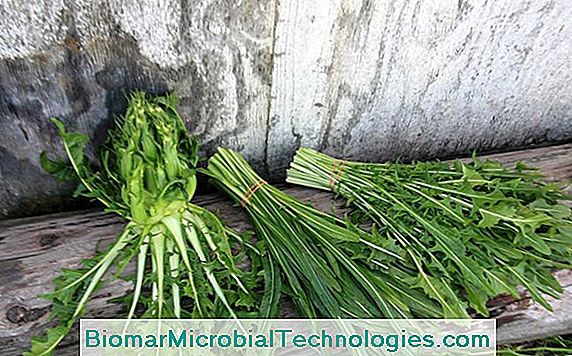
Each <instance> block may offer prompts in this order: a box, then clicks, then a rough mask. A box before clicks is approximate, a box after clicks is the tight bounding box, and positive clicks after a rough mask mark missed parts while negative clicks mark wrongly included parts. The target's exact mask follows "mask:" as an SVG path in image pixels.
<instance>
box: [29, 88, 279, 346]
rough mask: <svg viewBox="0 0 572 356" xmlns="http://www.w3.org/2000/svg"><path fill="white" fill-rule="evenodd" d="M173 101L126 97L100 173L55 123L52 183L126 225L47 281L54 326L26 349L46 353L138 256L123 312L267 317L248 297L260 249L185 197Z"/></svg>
mask: <svg viewBox="0 0 572 356" xmlns="http://www.w3.org/2000/svg"><path fill="white" fill-rule="evenodd" d="M175 107H176V99H175V98H174V97H173V96H160V97H155V98H148V97H147V96H146V95H145V94H144V93H142V92H137V93H135V94H133V96H132V97H131V98H130V102H129V107H128V110H127V113H126V114H125V116H124V117H123V118H121V119H118V121H117V126H118V127H117V128H116V129H115V130H114V131H112V132H111V133H110V134H109V142H108V143H107V144H106V145H105V147H104V148H103V150H102V155H101V168H100V169H99V170H97V169H94V167H93V166H92V165H91V164H90V163H89V161H88V159H87V157H86V156H85V153H84V146H85V143H86V141H87V138H86V137H85V136H84V135H82V134H79V133H69V132H67V131H66V130H65V128H64V125H63V124H62V123H61V122H59V121H57V120H54V122H55V124H56V125H57V127H58V129H59V133H60V136H61V137H62V141H63V146H64V149H65V151H66V153H67V156H68V159H69V161H64V160H58V161H51V160H49V159H47V157H46V156H45V154H43V156H42V164H43V166H44V168H45V169H46V170H47V171H48V172H50V173H52V174H54V175H55V176H56V177H57V178H58V179H60V180H79V183H80V184H79V186H78V188H77V190H76V194H78V195H83V196H87V197H90V198H94V199H97V200H99V202H101V203H102V204H103V205H104V206H105V208H106V211H110V212H115V213H117V214H119V215H121V216H122V217H123V218H125V219H126V220H127V221H128V223H127V225H126V227H125V229H124V230H123V232H122V233H121V234H120V235H119V236H118V237H117V239H116V240H115V242H114V243H113V244H112V245H111V246H110V247H109V248H108V249H107V251H105V252H104V253H101V254H99V255H97V256H96V257H94V258H92V259H89V260H87V261H84V266H85V268H83V269H80V270H65V271H64V272H63V274H62V275H61V276H60V277H58V278H57V279H56V281H55V282H56V290H55V291H54V292H53V293H51V294H49V295H48V296H47V297H48V298H49V299H50V300H51V301H52V302H53V310H52V316H53V317H55V318H57V319H59V321H60V325H59V326H57V327H56V328H53V329H50V330H48V332H47V337H45V338H40V339H35V340H33V341H32V348H31V351H30V354H33V355H45V354H50V353H52V352H53V350H54V348H55V347H56V345H57V344H58V343H59V342H60V341H61V340H62V339H63V337H64V336H65V335H66V334H67V332H68V331H69V329H70V328H71V326H72V325H73V323H74V321H75V320H76V319H77V318H78V317H80V316H81V315H82V314H83V312H84V310H85V306H86V304H87V302H88V300H89V298H90V296H91V295H92V293H93V292H94V291H95V290H96V289H97V288H99V287H100V286H101V284H102V278H103V277H104V275H105V274H106V272H107V271H108V270H109V269H111V268H112V267H113V266H115V267H114V269H115V274H114V275H115V276H116V277H120V276H122V272H123V269H124V267H125V266H126V264H127V263H128V262H129V261H131V260H132V259H136V261H137V262H136V272H135V274H134V276H130V277H129V278H128V279H129V280H131V281H132V282H133V284H134V290H133V292H132V293H131V294H130V295H128V296H127V297H125V298H124V301H125V302H127V303H128V305H127V306H128V314H127V318H132V317H134V316H137V314H138V316H140V317H144V318H172V317H176V318H180V317H193V318H195V317H197V318H209V317H233V318H236V317H239V316H242V317H245V316H247V317H257V316H258V315H259V314H258V313H259V312H260V313H261V314H262V315H268V314H270V315H274V312H273V309H272V307H273V306H274V305H275V302H274V301H273V300H268V298H269V296H268V295H266V294H262V297H259V296H258V295H257V293H252V289H253V288H257V287H258V286H259V283H260V282H261V278H260V275H261V273H259V272H260V271H259V270H260V269H261V268H262V264H263V262H262V261H261V260H260V258H259V257H257V255H256V254H260V251H258V250H257V249H256V248H255V247H254V246H252V245H250V244H248V243H247V241H244V240H243V239H242V237H241V236H239V235H237V234H236V233H234V232H232V231H231V230H229V229H227V228H226V227H225V226H224V225H223V223H222V222H221V221H220V220H219V218H218V217H217V216H216V215H215V214H213V213H211V212H210V211H208V210H207V209H204V208H202V207H200V206H197V205H195V204H192V203H191V202H190V200H191V198H192V197H193V194H194V192H195V188H196V184H197V183H196V164H197V162H198V160H199V156H198V145H197V143H196V141H195V140H194V139H193V138H192V137H190V136H188V135H187V131H186V128H185V126H184V123H183V121H182V119H181V118H180V116H179V115H178V114H177V112H176V110H175ZM237 244H238V245H242V251H243V252H242V254H241V255H238V256H235V255H233V253H232V251H231V248H232V247H233V246H234V245H237ZM246 255H248V256H246ZM245 257H250V259H251V261H250V262H251V266H250V270H246V271H243V270H241V269H239V268H237V267H236V261H237V260H238V259H241V258H245ZM149 270H150V271H149ZM146 288H148V289H146ZM270 297H271V296H270ZM261 298H264V299H265V300H264V303H262V302H263V301H262V300H261ZM184 300H190V302H187V303H183V301H184ZM259 306H262V307H263V308H264V310H260V309H259ZM274 309H275V308H274Z"/></svg>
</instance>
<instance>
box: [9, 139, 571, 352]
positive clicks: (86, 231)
mask: <svg viewBox="0 0 572 356" xmlns="http://www.w3.org/2000/svg"><path fill="white" fill-rule="evenodd" d="M487 157H491V158H494V159H498V160H500V161H501V162H504V163H505V164H507V165H513V164H514V163H516V162H517V161H524V162H528V163H532V164H533V165H534V166H536V167H538V168H540V169H541V170H542V171H543V172H544V173H545V174H546V177H547V179H548V180H550V181H556V182H561V183H563V184H566V183H567V182H568V183H569V182H570V180H571V179H572V144H568V145H562V146H555V147H545V148H539V149H534V150H527V151H518V152H509V153H503V154H498V155H493V156H487ZM285 191H286V192H287V193H289V194H292V195H294V196H296V197H298V198H299V199H301V200H303V201H307V202H311V203H312V204H314V206H315V207H316V208H318V209H321V210H323V211H331V210H332V206H333V204H334V207H335V209H336V211H337V212H338V213H340V214H343V213H344V211H345V210H344V208H343V207H342V202H340V201H334V200H333V197H332V195H331V194H330V193H329V192H323V191H315V190H309V189H302V188H298V187H287V188H285ZM196 203H197V204H200V205H203V206H205V207H207V208H209V209H210V210H212V211H215V212H217V213H218V214H219V215H220V216H221V218H222V219H223V221H224V222H225V223H226V224H227V225H229V226H230V227H232V228H235V229H237V230H238V231H244V230H245V229H248V228H249V227H250V225H249V223H248V220H247V217H246V215H245V214H244V212H243V211H242V210H241V209H240V208H238V207H236V206H234V205H233V204H232V203H231V201H230V200H229V199H226V198H225V197H224V196H222V195H219V194H213V195H206V196H199V197H197V199H196ZM122 227H123V222H121V221H120V219H119V218H117V217H115V216H111V215H108V214H103V213H100V212H97V211H81V212H75V213H64V214H53V215H46V216H40V217H35V218H23V219H13V220H6V221H4V222H1V223H0V270H1V271H2V273H0V350H2V351H3V354H5V355H16V354H19V353H20V352H21V351H22V350H23V349H24V348H26V347H27V346H28V344H29V338H30V337H31V336H32V335H38V334H41V333H42V332H43V331H44V329H45V327H46V325H48V320H47V315H48V313H49V310H50V306H49V303H47V302H46V301H45V300H42V299H39V298H38V297H37V295H38V294H42V293H47V292H49V291H51V290H52V287H53V286H52V285H51V280H52V279H53V278H54V277H56V276H57V275H58V274H59V271H60V269H61V268H77V267H78V266H79V263H80V261H81V260H82V259H84V258H87V257H90V256H92V255H93V253H94V251H96V250H97V249H101V248H102V247H104V246H106V245H107V244H108V243H110V241H112V240H113V239H114V238H115V237H116V236H117V235H118V233H119V232H120V231H121V229H122ZM131 267H132V266H131ZM131 267H130V268H131ZM558 278H559V280H560V281H561V283H562V284H563V285H564V286H565V287H566V292H565V294H564V296H563V298H562V299H561V300H560V301H556V300H554V299H550V300H551V301H552V304H553V305H554V309H555V311H554V313H550V312H547V311H546V310H544V309H542V308H541V307H539V306H538V305H536V304H534V303H533V302H532V301H531V300H530V298H529V296H527V295H526V293H524V294H523V299H522V300H514V299H512V298H499V299H496V300H494V301H492V302H491V303H490V308H491V313H492V315H494V316H495V317H496V318H497V320H498V323H499V325H500V327H499V334H498V339H499V341H501V342H508V341H520V340H526V339H534V338H539V337H545V336H549V335H554V334H561V333H566V332H572V273H570V271H561V272H559V274H558ZM131 287H132V286H131V285H129V284H128V283H123V282H117V281H116V282H114V283H111V284H109V285H106V286H105V287H104V288H103V289H101V290H100V291H99V292H97V293H96V295H95V296H94V298H93V299H92V301H91V302H90V304H89V306H88V315H89V316H91V317H100V318H106V317H107V318H116V317H119V316H120V315H121V314H122V313H123V312H124V310H122V309H121V308H120V307H119V306H117V305H113V304H109V303H108V301H109V299H110V298H113V297H118V296H122V295H124V294H125V293H127V292H129V291H130V290H131ZM286 305H287V306H286V307H284V308H283V311H282V313H283V315H284V316H290V317H291V316H292V315H293V311H292V306H291V305H288V304H286ZM76 341H77V333H76V332H72V333H71V334H70V335H69V337H68V338H67V339H66V340H65V341H64V344H63V345H64V346H65V345H71V346H69V347H67V348H64V349H62V351H60V352H59V353H58V355H60V354H61V355H67V354H74V353H76V352H77V351H76V349H77V345H76V346H73V343H74V342H76Z"/></svg>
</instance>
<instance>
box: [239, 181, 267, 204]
mask: <svg viewBox="0 0 572 356" xmlns="http://www.w3.org/2000/svg"><path fill="white" fill-rule="evenodd" d="M265 184H268V183H267V182H266V181H265V180H264V179H262V178H261V179H260V180H259V181H258V182H256V183H254V184H253V185H251V186H250V188H248V190H247V191H246V192H245V193H244V196H243V197H242V199H241V200H240V206H242V207H243V208H244V207H245V206H246V205H247V204H248V203H250V199H251V198H252V196H253V195H254V193H255V192H256V191H257V190H258V189H260V188H261V187H262V186H263V185H265Z"/></svg>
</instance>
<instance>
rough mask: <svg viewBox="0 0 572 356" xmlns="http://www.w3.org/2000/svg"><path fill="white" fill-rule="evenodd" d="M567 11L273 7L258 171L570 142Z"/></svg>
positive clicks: (445, 4)
mask: <svg viewBox="0 0 572 356" xmlns="http://www.w3.org/2000/svg"><path fill="white" fill-rule="evenodd" d="M571 16H572V2H569V1H568V2H567V1H551V0H539V1H534V2H527V1H510V0H500V1H485V0H476V1H465V0H460V1H446V0H424V1H411V0H389V1H371V0H355V1H346V0H315V1H297V0H283V1H280V2H279V4H278V9H277V19H278V20H277V26H276V34H275V45H274V48H275V50H274V64H273V68H274V69H273V73H272V75H273V79H272V95H271V104H270V127H269V140H268V147H267V149H268V162H269V163H270V164H271V167H270V168H271V173H272V174H273V175H276V176H283V174H284V167H285V166H286V165H287V164H288V162H289V160H290V157H291V156H292V154H293V153H294V151H295V150H296V149H297V148H298V147H299V146H300V145H302V146H308V147H311V148H316V149H318V150H320V151H322V152H326V153H329V154H332V155H340V156H343V157H346V158H350V159H352V158H353V159H361V160H371V161H378V160H387V159H390V160H392V159H395V158H397V157H401V158H403V159H427V158H431V159H432V158H436V157H438V158H446V157H458V156H459V155H465V154H467V153H468V152H471V151H472V150H475V149H476V150H478V151H479V152H482V151H484V150H486V151H490V150H499V149H503V148H513V149H514V148H515V147H519V146H521V147H522V146H528V147H530V145H531V144H534V143H543V142H555V141H556V140H567V139H569V138H570V137H571V135H572V117H571V113H572V72H571V71H570V70H569V69H568V68H569V66H568V65H567V63H569V62H570V58H572V47H571V46H569V45H568V44H567V43H568V41H569V38H572V26H568V25H567V23H568V21H569V20H568V19H569V18H570V17H571Z"/></svg>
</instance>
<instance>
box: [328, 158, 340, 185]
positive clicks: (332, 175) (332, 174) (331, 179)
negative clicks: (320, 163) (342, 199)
mask: <svg viewBox="0 0 572 356" xmlns="http://www.w3.org/2000/svg"><path fill="white" fill-rule="evenodd" d="M339 163H340V161H338V160H337V159H336V160H335V161H334V167H333V168H332V171H331V172H330V190H334V185H335V182H334V175H335V174H336V168H338V164H339Z"/></svg>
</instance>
